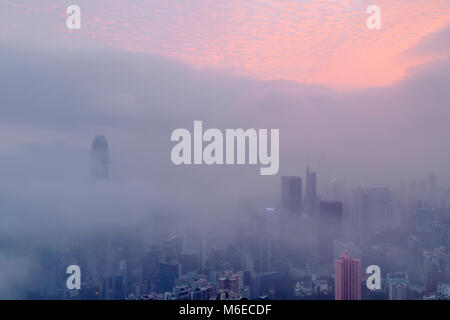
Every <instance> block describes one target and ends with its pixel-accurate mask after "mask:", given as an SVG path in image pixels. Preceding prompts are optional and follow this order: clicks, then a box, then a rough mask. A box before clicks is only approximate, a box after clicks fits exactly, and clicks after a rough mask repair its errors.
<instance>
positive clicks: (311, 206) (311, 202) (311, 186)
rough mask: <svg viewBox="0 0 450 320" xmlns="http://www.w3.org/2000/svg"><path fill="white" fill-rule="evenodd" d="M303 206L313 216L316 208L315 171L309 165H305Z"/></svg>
mask: <svg viewBox="0 0 450 320" xmlns="http://www.w3.org/2000/svg"><path fill="white" fill-rule="evenodd" d="M305 207H306V208H307V209H308V211H309V214H310V215H311V216H315V214H316V210H317V173H316V172H314V171H312V169H311V168H310V167H306V198H305Z"/></svg>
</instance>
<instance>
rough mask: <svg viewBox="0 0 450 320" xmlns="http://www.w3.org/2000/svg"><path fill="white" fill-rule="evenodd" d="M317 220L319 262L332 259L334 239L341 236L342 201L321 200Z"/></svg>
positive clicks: (329, 261)
mask: <svg viewBox="0 0 450 320" xmlns="http://www.w3.org/2000/svg"><path fill="white" fill-rule="evenodd" d="M319 207H320V208H319V221H318V231H319V232H318V237H319V239H318V240H319V243H318V244H319V246H318V250H319V252H318V257H319V262H321V263H331V262H332V261H333V244H334V240H336V239H341V238H342V231H343V219H344V210H343V205H342V202H338V201H321V202H320V206H319Z"/></svg>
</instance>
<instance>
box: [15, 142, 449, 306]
mask: <svg viewBox="0 0 450 320" xmlns="http://www.w3.org/2000/svg"><path fill="white" fill-rule="evenodd" d="M91 158H92V166H91V173H90V175H91V178H92V183H107V180H108V142H107V140H106V138H105V137H104V136H97V137H95V139H94V141H93V143H92V149H91ZM318 174H320V173H317V172H314V170H313V169H312V168H310V167H307V168H306V172H305V176H303V177H300V176H282V177H281V184H280V186H281V188H280V193H281V198H280V203H278V204H274V206H273V207H265V208H262V207H258V205H257V204H254V203H250V202H245V201H244V202H243V203H242V204H241V205H240V212H239V216H240V217H241V218H240V220H239V221H236V225H234V226H233V229H234V230H235V232H234V234H233V235H230V238H229V239H227V240H224V239H220V238H216V237H215V236H214V230H211V232H205V233H202V232H199V231H198V230H182V229H180V230H179V231H176V232H174V233H171V232H170V231H169V230H171V228H170V225H168V223H169V222H168V221H167V220H166V219H165V218H164V216H161V215H157V214H155V215H154V216H153V217H152V219H153V222H154V226H156V227H153V228H142V227H139V226H136V225H134V226H124V227H123V228H119V227H115V228H112V229H108V228H106V227H105V228H103V229H99V230H97V231H96V232H95V234H90V235H87V236H84V237H83V238H82V239H72V240H71V242H69V244H68V245H67V243H65V244H64V247H63V246H61V247H58V246H55V247H53V248H41V252H39V257H40V261H39V265H40V270H35V272H36V273H37V274H38V273H39V282H37V283H38V284H35V285H33V286H32V287H31V288H30V287H28V288H27V289H26V290H25V289H24V292H23V294H24V296H23V298H28V299H142V300H240V299H260V300H270V299H299V300H301V299H319V300H332V299H336V300H359V299H389V300H405V299H424V300H425V299H431V300H438V299H448V298H449V294H450V283H449V276H450V264H449V253H448V249H447V248H448V247H449V244H450V243H449V241H450V189H449V188H445V187H443V186H440V185H439V184H438V179H437V177H436V176H435V175H433V174H430V175H429V176H427V177H425V178H424V179H423V180H421V181H420V182H412V183H410V184H403V185H400V186H399V187H397V188H393V187H391V186H367V187H357V188H348V189H347V188H344V186H342V185H340V184H339V181H331V186H330V190H331V194H330V195H329V197H330V198H325V197H323V196H322V195H321V193H320V188H319V187H320V186H318V185H317V175H318ZM146 234H147V236H146ZM149 234H150V237H148V235H149ZM144 239H146V240H144ZM68 248H70V249H68ZM69 264H76V265H79V266H80V268H81V272H82V285H81V289H80V290H68V289H67V288H66V286H65V281H66V278H67V275H66V273H65V268H66V267H67V265H69ZM369 265H377V266H379V267H380V268H381V282H382V285H381V288H380V289H378V290H369V289H368V288H367V286H366V283H365V280H366V279H367V276H368V275H367V274H366V273H365V268H366V267H367V266H369Z"/></svg>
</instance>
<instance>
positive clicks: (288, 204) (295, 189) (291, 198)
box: [281, 176, 302, 215]
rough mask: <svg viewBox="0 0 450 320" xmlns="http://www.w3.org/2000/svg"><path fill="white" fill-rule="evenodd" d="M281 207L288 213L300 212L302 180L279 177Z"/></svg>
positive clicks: (291, 177) (293, 177) (292, 177)
mask: <svg viewBox="0 0 450 320" xmlns="http://www.w3.org/2000/svg"><path fill="white" fill-rule="evenodd" d="M281 206H282V208H283V210H287V211H288V212H289V213H294V214H299V215H300V214H301V212H302V178H300V177H295V176H284V177H281Z"/></svg>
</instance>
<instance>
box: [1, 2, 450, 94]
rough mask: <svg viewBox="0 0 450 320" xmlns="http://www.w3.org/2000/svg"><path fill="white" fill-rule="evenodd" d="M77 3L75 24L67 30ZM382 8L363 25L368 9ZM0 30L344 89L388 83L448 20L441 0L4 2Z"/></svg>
mask: <svg viewBox="0 0 450 320" xmlns="http://www.w3.org/2000/svg"><path fill="white" fill-rule="evenodd" d="M70 4H77V5H79V6H80V8H81V13H82V29H81V30H75V31H73V32H69V31H68V30H66V29H65V19H66V18H67V16H68V15H67V14H66V13H65V8H66V7H67V6H68V5H70ZM371 4H376V5H378V6H379V7H380V9H381V25H382V27H381V29H380V30H369V29H368V28H367V27H366V20H367V18H368V17H369V14H367V13H366V9H367V7H368V6H369V5H371ZM0 8H1V9H2V10H1V11H0V18H1V19H0V20H1V22H0V23H1V26H2V28H1V30H0V39H6V40H7V41H12V42H16V41H19V42H22V43H35V42H38V43H39V45H43V44H46V45H50V46H56V47H61V46H63V47H74V48H89V47H104V46H108V47H114V48H120V49H123V50H129V51H132V52H142V53H146V54H154V55H159V56H163V57H169V58H174V59H177V60H180V61H182V62H184V63H186V64H188V65H190V66H193V67H195V68H200V69H205V68H206V69H221V70H223V71H226V72H230V73H232V74H235V75H240V76H250V77H254V78H256V79H262V80H294V81H298V82H307V83H314V84H323V85H326V86H329V87H332V88H334V89H339V90H351V89H361V88H367V87H373V86H389V85H392V84H394V83H396V82H398V81H399V80H401V79H403V78H404V77H405V75H406V73H407V70H408V69H409V68H411V67H413V66H417V65H421V64H424V63H427V62H431V61H436V60H439V59H442V58H443V55H442V52H433V51H432V50H431V51H428V52H421V53H420V54H410V50H411V49H412V48H414V47H416V46H417V45H418V44H419V43H420V42H421V41H422V40H423V39H424V38H426V37H427V36H430V35H432V34H434V33H436V32H438V31H439V30H442V29H443V28H445V27H446V26H447V25H448V24H449V21H450V19H449V16H450V5H449V3H448V0H429V1H426V2H424V1H420V0H396V1H388V0H378V1H376V3H375V2H373V1H358V0H297V1H259V0H258V1H256V0H251V1H239V0H214V1H210V0H197V1H134V0H131V1H124V0H112V1H102V0H100V1H86V0H78V1H76V2H73V1H49V0H43V1H38V2H37V1H23V0H19V1H10V0H2V1H1V2H0Z"/></svg>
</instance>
